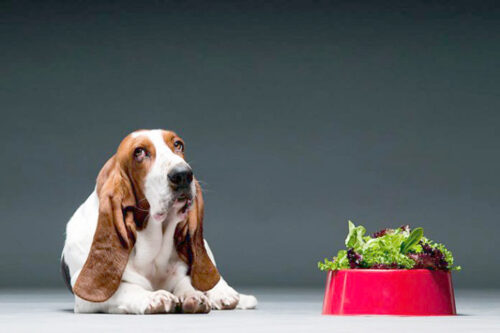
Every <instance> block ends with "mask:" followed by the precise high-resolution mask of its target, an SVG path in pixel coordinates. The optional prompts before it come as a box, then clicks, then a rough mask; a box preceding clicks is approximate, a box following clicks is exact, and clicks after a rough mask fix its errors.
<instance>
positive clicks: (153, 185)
mask: <svg viewBox="0 0 500 333" xmlns="http://www.w3.org/2000/svg"><path fill="white" fill-rule="evenodd" d="M61 267H62V271H63V276H64V277H65V281H66V284H67V285H68V287H69V288H70V290H71V291H72V292H73V293H74V295H75V307H74V310H75V312H84V313H85V312H86V313H88V312H105V313H131V314H147V313H169V312H184V313H207V312H209V311H210V310H211V309H234V308H241V309H251V308H255V307H256V305H257V300H256V298H255V297H254V296H250V295H243V294H239V293H238V292H236V291H235V290H234V289H233V288H231V287H230V286H229V285H228V284H227V283H226V281H224V279H223V278H222V276H221V275H220V273H219V272H218V270H217V268H216V266H215V260H214V257H213V255H212V252H211V251H210V248H209V247H208V244H207V242H206V241H205V239H204V238H203V196H202V192H201V188H200V184H199V183H198V181H197V180H196V178H194V176H193V172H192V170H191V167H190V166H189V164H188V163H187V162H186V161H185V159H184V142H183V140H182V139H181V138H180V137H179V136H178V135H177V134H175V133H174V132H172V131H165V130H139V131H136V132H133V133H131V134H129V135H128V136H127V137H126V138H125V139H123V141H122V142H121V143H120V145H119V147H118V150H117V151H116V153H115V154H114V155H113V156H112V157H111V158H110V159H109V160H108V161H107V162H106V164H105V165H104V167H103V168H102V169H101V171H100V172H99V175H98V177H97V185H96V187H95V190H94V191H93V192H92V194H90V196H89V197H88V199H87V200H86V201H85V202H84V203H83V204H82V205H81V206H80V207H79V208H78V209H77V210H76V212H75V213H74V214H73V216H72V217H71V219H70V220H69V222H68V224H67V226H66V241H65V244H64V249H63V253H62V257H61Z"/></svg>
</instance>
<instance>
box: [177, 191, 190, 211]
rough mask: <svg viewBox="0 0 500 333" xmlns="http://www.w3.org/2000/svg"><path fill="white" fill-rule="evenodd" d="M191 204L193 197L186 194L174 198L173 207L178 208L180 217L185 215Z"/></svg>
mask: <svg viewBox="0 0 500 333" xmlns="http://www.w3.org/2000/svg"><path fill="white" fill-rule="evenodd" d="M192 204H193V197H192V196H191V195H190V194H188V193H181V194H180V195H178V196H177V198H175V202H174V206H177V207H179V206H180V208H179V211H178V213H179V214H180V215H186V214H187V212H188V211H189V208H190V207H191V205H192Z"/></svg>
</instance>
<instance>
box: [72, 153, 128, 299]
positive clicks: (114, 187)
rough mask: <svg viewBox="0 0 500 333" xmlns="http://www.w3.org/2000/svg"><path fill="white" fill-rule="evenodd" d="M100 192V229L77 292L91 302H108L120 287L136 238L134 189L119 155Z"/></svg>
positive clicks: (103, 176)
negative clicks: (133, 208)
mask: <svg viewBox="0 0 500 333" xmlns="http://www.w3.org/2000/svg"><path fill="white" fill-rule="evenodd" d="M96 191H97V195H98V197H99V216H98V219H97V228H96V231H95V234H94V239H93V241H92V246H91V248H90V252H89V256H88V257H87V261H86V262H85V264H84V265H83V268H82V270H81V272H80V275H79V276H78V279H77V280H76V283H75V285H74V287H73V291H74V293H75V294H76V295H77V296H78V297H80V298H83V299H85V300H87V301H91V302H104V301H105V300H107V299H108V298H110V297H111V296H112V295H113V294H114V293H115V291H116V289H118V286H119V284H120V281H121V277H122V274H123V271H124V270H125V266H126V265H127V262H128V257H129V253H130V251H131V250H132V248H133V246H134V243H135V238H136V226H135V222H134V214H133V210H132V209H131V207H133V206H134V205H135V196H134V192H133V190H132V185H131V182H130V179H129V177H128V175H127V174H126V172H125V171H124V170H123V169H122V168H121V167H120V165H119V163H118V161H117V158H116V157H115V156H113V157H112V158H111V159H109V160H108V162H106V164H105V165H104V167H103V168H102V170H101V171H100V172H99V176H98V177H97V187H96Z"/></svg>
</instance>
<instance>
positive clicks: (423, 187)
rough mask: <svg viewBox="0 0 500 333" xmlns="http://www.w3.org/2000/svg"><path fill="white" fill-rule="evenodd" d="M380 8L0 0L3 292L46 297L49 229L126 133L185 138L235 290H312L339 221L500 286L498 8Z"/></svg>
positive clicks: (54, 274)
mask: <svg viewBox="0 0 500 333" xmlns="http://www.w3.org/2000/svg"><path fill="white" fill-rule="evenodd" d="M374 3H375V2H374ZM377 3H378V4H377V5H374V4H371V5H370V4H366V3H362V2H358V1H349V2H345V3H342V2H334V3H331V2H326V1H317V2H313V3H306V2H289V1H279V2H267V1H266V2H260V1H257V2H248V3H247V2H232V3H231V2H226V3H224V2H217V3H214V2H205V3H203V2H193V1H156V2H151V3H147V4H145V3H144V2H139V1H137V2H136V3H135V4H133V3H132V4H130V3H123V2H104V1H99V2H95V3H89V2H84V1H78V2H61V3H58V2H54V1H47V2H43V4H42V3H40V2H38V3H37V2H33V3H30V2H25V1H15V2H14V1H9V2H2V3H1V5H0V24H1V29H0V71H1V72H0V110H1V116H2V117H1V125H0V126H1V128H0V133H1V135H2V136H1V141H0V142H1V149H2V150H1V152H2V154H1V155H2V159H1V164H0V168H1V169H0V174H1V175H2V177H1V184H0V185H1V201H0V209H1V212H2V213H1V219H2V221H1V224H2V231H1V242H0V265H1V272H0V286H3V287H25V286H47V287H52V286H62V282H61V280H60V276H59V272H58V259H59V255H60V251H61V249H62V246H63V241H64V227H65V224H66V222H67V220H68V219H69V217H70V216H71V214H72V213H73V211H74V210H75V209H76V208H77V206H78V205H79V204H81V203H82V202H83V200H85V198H86V197H87V196H88V194H89V193H90V192H91V191H92V188H93V186H94V179H95V177H96V175H97V173H98V171H99V169H100V168H101V166H102V165H103V163H104V162H105V161H106V159H107V158H108V157H109V156H111V155H112V154H113V152H114V150H115V149H116V147H117V145H118V143H119V142H120V140H121V139H122V137H124V136H125V135H126V134H127V133H128V132H130V131H132V130H135V129H138V128H167V129H173V130H176V131H178V133H180V134H181V136H182V137H183V138H184V139H185V141H186V143H187V158H188V160H189V162H190V163H191V164H192V166H193V167H194V170H195V173H196V175H197V177H198V178H200V179H201V180H202V181H203V184H204V187H205V190H206V194H205V199H206V220H205V223H206V227H205V234H206V237H207V238H208V240H209V242H210V244H211V246H212V249H213V250H214V252H215V254H216V258H217V260H218V264H219V267H220V269H221V271H222V272H223V274H224V275H225V276H226V278H227V280H228V281H229V282H231V283H233V284H235V285H274V286H283V285H294V286H302V285H304V286H305V285H307V286H312V285H314V286H318V287H321V286H322V285H323V283H324V281H323V280H324V274H323V273H321V272H319V271H318V270H317V268H316V262H317V261H318V260H320V259H322V258H324V257H325V256H331V255H333V254H334V253H335V251H336V250H337V249H338V248H339V247H341V246H343V240H344V237H345V234H346V230H347V220H348V219H352V220H353V221H355V222H356V223H361V224H364V225H365V226H366V227H367V228H368V230H370V231H375V230H376V229H378V228H381V227H383V226H398V225H401V224H403V223H410V224H412V225H415V226H423V227H424V228H425V231H426V234H427V235H428V236H429V237H431V238H433V239H436V240H439V241H442V242H444V243H445V244H446V245H448V247H449V248H450V249H452V250H453V251H454V253H455V256H456V260H457V262H458V264H461V265H462V266H463V271H462V272H460V273H458V274H456V276H455V281H456V284H457V285H458V286H459V287H477V286H479V287H498V286H500V268H499V260H498V244H499V241H498V239H499V231H500V226H499V215H500V214H499V213H500V210H499V207H498V202H499V199H500V195H499V193H500V190H499V186H500V181H499V177H498V171H499V170H500V157H499V143H500V140H499V139H500V135H499V125H500V113H499V111H500V110H499V106H500V99H499V88H500V84H499V74H500V70H499V68H500V63H499V59H500V38H499V36H500V35H499V33H500V25H499V18H500V15H499V12H498V11H497V9H496V8H495V7H494V6H493V5H490V4H489V3H486V2H478V1H475V2H474V1H471V2H470V3H466V2H457V1H449V2H448V1H447V2H431V1H425V2H419V1H411V2H408V3H407V4H405V3H404V2H402V1H397V2H395V3H394V4H390V3H387V2H383V4H382V2H377Z"/></svg>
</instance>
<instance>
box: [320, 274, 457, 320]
mask: <svg viewBox="0 0 500 333" xmlns="http://www.w3.org/2000/svg"><path fill="white" fill-rule="evenodd" d="M323 314H325V315H327V314H328V315H362V314H365V315H402V316H450V315H456V314H457V312H456V308H455V296H454V294H453V284H452V281H451V273H450V272H449V271H432V270H428V269H412V270H402V269H401V270H398V269H347V270H339V271H330V272H328V278H327V280H326V290H325V299H324V301H323Z"/></svg>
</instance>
